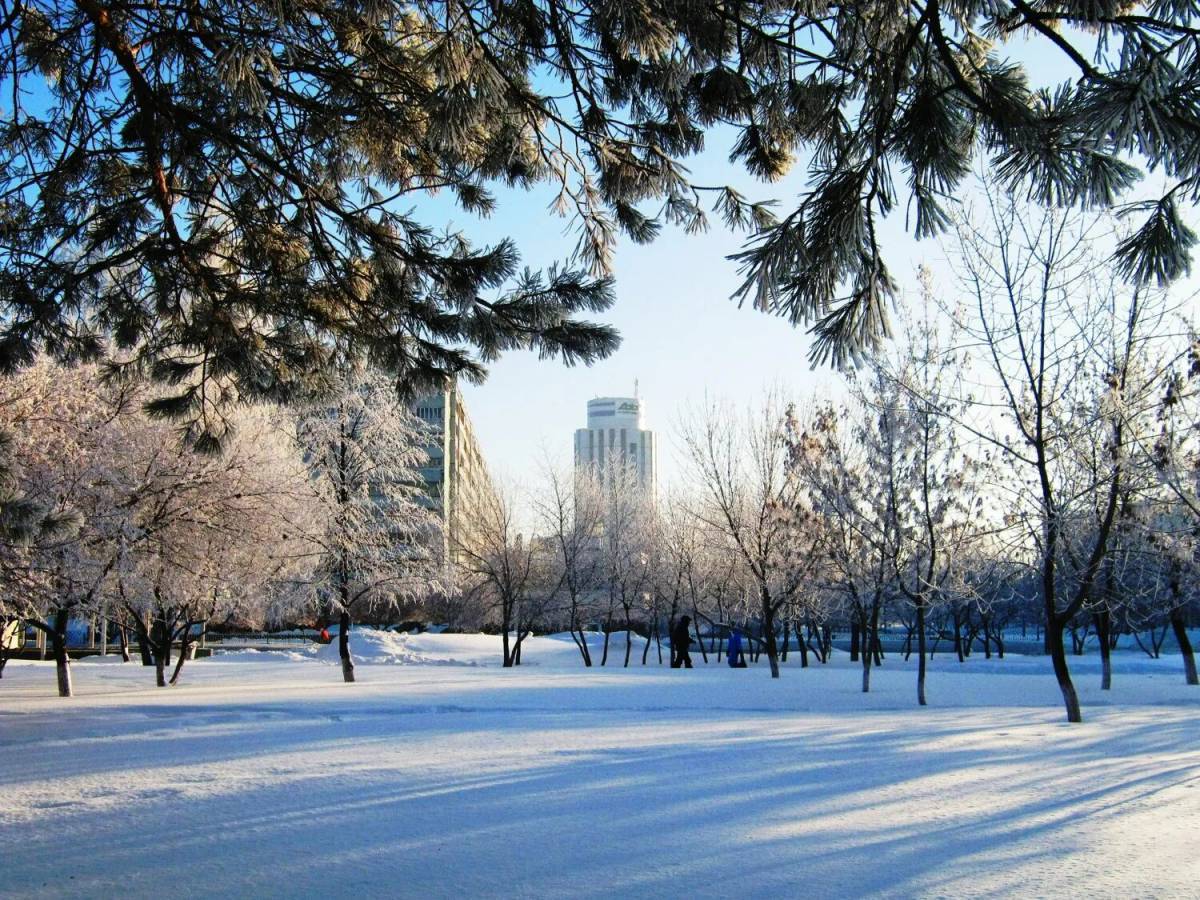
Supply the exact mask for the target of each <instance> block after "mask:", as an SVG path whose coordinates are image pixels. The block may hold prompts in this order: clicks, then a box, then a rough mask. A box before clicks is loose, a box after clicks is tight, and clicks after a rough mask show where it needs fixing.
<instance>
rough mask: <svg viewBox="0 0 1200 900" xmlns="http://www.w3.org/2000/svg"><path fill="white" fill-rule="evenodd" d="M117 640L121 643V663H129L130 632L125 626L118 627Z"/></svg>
mask: <svg viewBox="0 0 1200 900" xmlns="http://www.w3.org/2000/svg"><path fill="white" fill-rule="evenodd" d="M117 640H118V641H120V643H121V662H129V660H130V658H131V657H130V656H129V630H128V629H127V628H125V626H124V625H118V626H117Z"/></svg>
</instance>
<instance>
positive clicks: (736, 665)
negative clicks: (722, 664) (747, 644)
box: [726, 628, 746, 669]
mask: <svg viewBox="0 0 1200 900" xmlns="http://www.w3.org/2000/svg"><path fill="white" fill-rule="evenodd" d="M726 657H727V658H728V660H729V668H731V669H744V668H746V654H745V653H744V652H743V651H742V633H741V632H740V631H738V630H737V629H736V628H735V629H733V631H731V632H729V652H728V653H727V654H726Z"/></svg>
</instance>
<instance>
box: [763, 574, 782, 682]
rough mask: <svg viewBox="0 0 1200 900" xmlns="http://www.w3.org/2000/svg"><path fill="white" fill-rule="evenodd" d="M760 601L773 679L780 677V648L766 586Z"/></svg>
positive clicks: (773, 613)
mask: <svg viewBox="0 0 1200 900" xmlns="http://www.w3.org/2000/svg"><path fill="white" fill-rule="evenodd" d="M759 590H760V593H759V599H760V600H761V602H762V617H763V631H765V632H766V633H765V634H764V635H763V637H764V638H765V639H766V651H767V663H768V664H769V665H770V666H771V677H772V678H778V677H779V647H778V646H777V644H776V642H775V609H774V608H773V607H772V606H771V595H770V594H769V593H768V592H767V588H766V585H764V586H763V587H761V588H760V589H759Z"/></svg>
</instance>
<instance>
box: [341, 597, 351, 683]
mask: <svg viewBox="0 0 1200 900" xmlns="http://www.w3.org/2000/svg"><path fill="white" fill-rule="evenodd" d="M338 655H339V656H341V658H342V680H343V681H344V682H345V683H346V684H352V683H353V682H354V660H353V659H352V658H351V657H350V611H349V610H347V609H343V610H342V614H341V615H340V616H339V617H338Z"/></svg>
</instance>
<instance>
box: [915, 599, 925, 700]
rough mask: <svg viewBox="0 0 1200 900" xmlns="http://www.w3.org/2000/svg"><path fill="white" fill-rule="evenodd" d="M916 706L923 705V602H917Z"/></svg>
mask: <svg viewBox="0 0 1200 900" xmlns="http://www.w3.org/2000/svg"><path fill="white" fill-rule="evenodd" d="M917 705H918V706H924V705H925V600H924V598H922V599H921V600H919V601H917Z"/></svg>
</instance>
